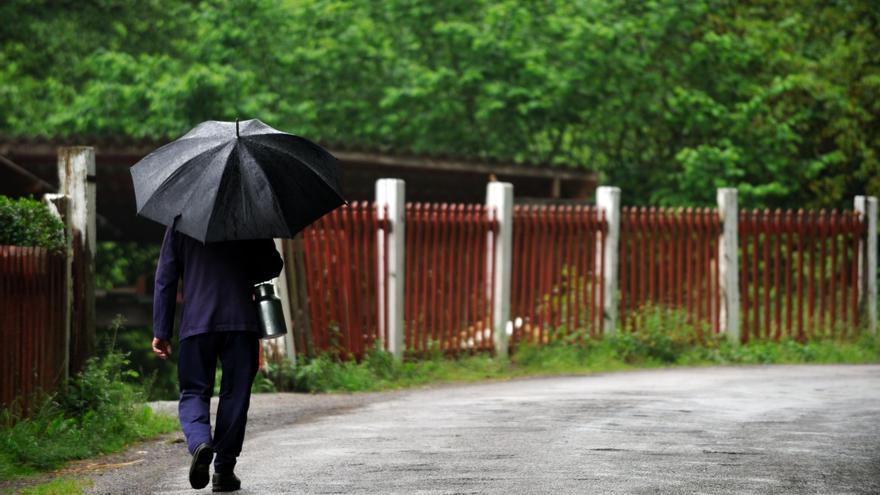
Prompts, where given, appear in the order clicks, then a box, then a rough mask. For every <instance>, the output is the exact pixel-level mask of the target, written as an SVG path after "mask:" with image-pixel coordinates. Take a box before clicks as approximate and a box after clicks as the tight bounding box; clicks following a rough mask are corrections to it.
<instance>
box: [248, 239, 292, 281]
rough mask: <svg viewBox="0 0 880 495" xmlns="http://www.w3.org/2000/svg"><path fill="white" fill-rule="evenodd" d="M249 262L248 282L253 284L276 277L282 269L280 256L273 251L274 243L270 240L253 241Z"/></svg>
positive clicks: (282, 264) (282, 263)
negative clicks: (252, 250)
mask: <svg viewBox="0 0 880 495" xmlns="http://www.w3.org/2000/svg"><path fill="white" fill-rule="evenodd" d="M249 261H250V270H249V272H250V273H249V275H250V281H251V283H253V284H258V283H260V282H265V281H267V280H271V279H273V278H275V277H277V276H278V275H279V274H280V273H281V269H282V268H283V267H284V262H283V261H282V260H281V255H280V254H278V251H277V250H276V249H275V241H273V240H271V239H260V240H258V241H254V252H253V253H252V256H250V260H249Z"/></svg>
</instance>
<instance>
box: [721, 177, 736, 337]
mask: <svg viewBox="0 0 880 495" xmlns="http://www.w3.org/2000/svg"><path fill="white" fill-rule="evenodd" d="M716 197H717V201H718V214H719V216H720V217H721V224H722V233H721V239H719V241H718V291H719V294H720V297H721V314H720V315H719V322H720V325H721V328H720V331H721V332H723V333H725V334H727V336H728V338H729V339H730V341H731V342H733V343H739V262H738V259H737V250H736V248H737V245H738V239H737V219H738V216H739V214H738V212H737V204H736V203H737V201H736V189H733V188H722V189H718V191H717V193H716Z"/></svg>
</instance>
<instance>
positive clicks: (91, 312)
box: [58, 146, 97, 366]
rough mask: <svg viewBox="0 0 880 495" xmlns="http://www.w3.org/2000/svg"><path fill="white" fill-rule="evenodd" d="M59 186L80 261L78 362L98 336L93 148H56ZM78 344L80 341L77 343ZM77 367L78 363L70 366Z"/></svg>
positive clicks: (93, 344)
mask: <svg viewBox="0 0 880 495" xmlns="http://www.w3.org/2000/svg"><path fill="white" fill-rule="evenodd" d="M58 183H59V192H60V193H61V194H63V195H65V196H68V197H69V198H70V218H71V224H72V225H71V228H72V237H73V239H75V240H77V239H78V241H75V242H78V243H79V245H77V246H74V253H80V255H81V256H82V258H83V259H82V260H74V263H82V266H83V270H82V273H83V279H82V282H81V283H80V284H79V287H74V291H77V292H79V294H80V300H81V301H82V307H81V308H77V312H76V313H75V314H76V316H77V318H78V319H79V321H78V322H72V325H74V326H75V327H77V328H82V329H83V335H81V336H77V339H81V346H80V348H79V349H77V351H78V354H79V355H78V356H77V358H78V360H82V359H85V358H86V357H87V356H89V355H91V354H93V353H94V351H95V346H96V340H97V336H96V333H95V252H96V230H95V206H96V204H95V196H96V191H95V149H94V148H92V147H90V146H72V147H62V148H59V149H58ZM78 342H80V341H79V340H78ZM72 364H73V365H74V366H80V365H81V364H82V363H81V362H74V363H72Z"/></svg>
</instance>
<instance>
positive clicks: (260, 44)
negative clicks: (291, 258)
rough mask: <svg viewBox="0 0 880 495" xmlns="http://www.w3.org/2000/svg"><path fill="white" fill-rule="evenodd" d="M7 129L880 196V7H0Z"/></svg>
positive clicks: (788, 202) (655, 193) (706, 195)
mask: <svg viewBox="0 0 880 495" xmlns="http://www.w3.org/2000/svg"><path fill="white" fill-rule="evenodd" d="M0 18H3V19H7V20H9V22H6V23H4V25H3V26H2V27H0V40H2V41H0V108H4V109H7V110H8V111H4V112H0V132H3V133H7V134H13V135H28V136H32V135H69V134H97V135H111V134H121V135H126V136H132V137H136V138H137V137H145V136H147V137H154V138H163V139H165V138H170V137H172V136H178V135H180V134H181V133H183V132H185V131H186V130H188V129H189V128H190V127H192V126H193V125H194V124H196V123H198V122H200V121H202V120H205V119H208V118H215V119H232V118H235V117H237V116H238V117H250V116H258V117H260V118H262V119H263V120H265V121H267V122H269V123H270V124H273V125H276V126H278V127H280V128H283V129H287V130H290V131H292V132H295V133H299V134H302V135H306V136H309V137H311V138H315V139H318V140H321V141H324V142H329V143H340V142H342V143H346V144H349V145H362V146H367V147H371V148H380V149H385V148H387V149H394V150H401V149H402V150H407V151H412V152H437V153H445V154H464V155H468V156H481V157H497V158H503V159H510V160H524V161H532V162H545V163H564V164H569V165H572V166H581V167H590V168H597V169H599V170H600V171H601V172H602V173H603V175H604V178H603V181H604V182H608V183H612V184H615V185H618V186H621V187H622V188H623V189H624V191H626V195H625V198H629V199H627V201H628V202H631V203H641V204H644V203H648V202H651V203H661V204H668V205H683V204H687V205H691V204H711V203H713V201H714V197H713V194H714V192H713V191H714V189H715V188H716V187H719V186H731V187H736V188H738V189H739V191H740V193H741V195H742V196H743V203H744V204H746V205H748V206H755V207H764V206H767V207H774V206H814V207H816V206H822V207H831V206H835V207H844V206H849V201H850V198H851V197H852V195H854V194H856V193H864V192H867V193H869V194H878V193H880V161H878V157H877V152H876V150H877V149H878V148H880V126H878V125H877V119H878V115H880V103H878V102H880V36H878V30H877V28H876V27H877V25H878V24H880V10H878V9H876V8H875V5H874V2H872V1H871V0H842V1H837V2H830V3H829V2H826V3H821V2H813V1H810V0H774V1H771V2H735V1H731V0H694V1H688V2H681V1H677V0H659V1H654V2H630V1H623V0H610V1H609V0H579V1H570V0H549V1H544V2H528V1H525V0H467V1H465V0H451V1H444V2H434V1H430V0H415V1H414V0H388V1H383V2H343V1H339V0H289V1H287V2H267V1H261V0H236V1H232V2H215V1H197V2H175V1H171V0H148V1H145V2H136V3H135V2H118V1H112V0H102V1H98V2H87V3H86V4H84V5H81V3H78V2H62V3H56V2H53V3H52V5H51V7H50V6H49V2H48V1H47V0H12V1H8V2H4V3H3V4H2V5H0Z"/></svg>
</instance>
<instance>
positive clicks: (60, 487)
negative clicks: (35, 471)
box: [20, 478, 93, 495]
mask: <svg viewBox="0 0 880 495" xmlns="http://www.w3.org/2000/svg"><path fill="white" fill-rule="evenodd" d="M92 484H93V483H92V482H91V481H89V480H83V479H74V478H58V479H54V480H52V481H48V482H46V483H40V484H38V485H34V486H30V487H27V488H24V489H22V490H21V492H20V494H21V495H76V494H81V493H84V491H85V489H86V488H90V487H91V486H92Z"/></svg>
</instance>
